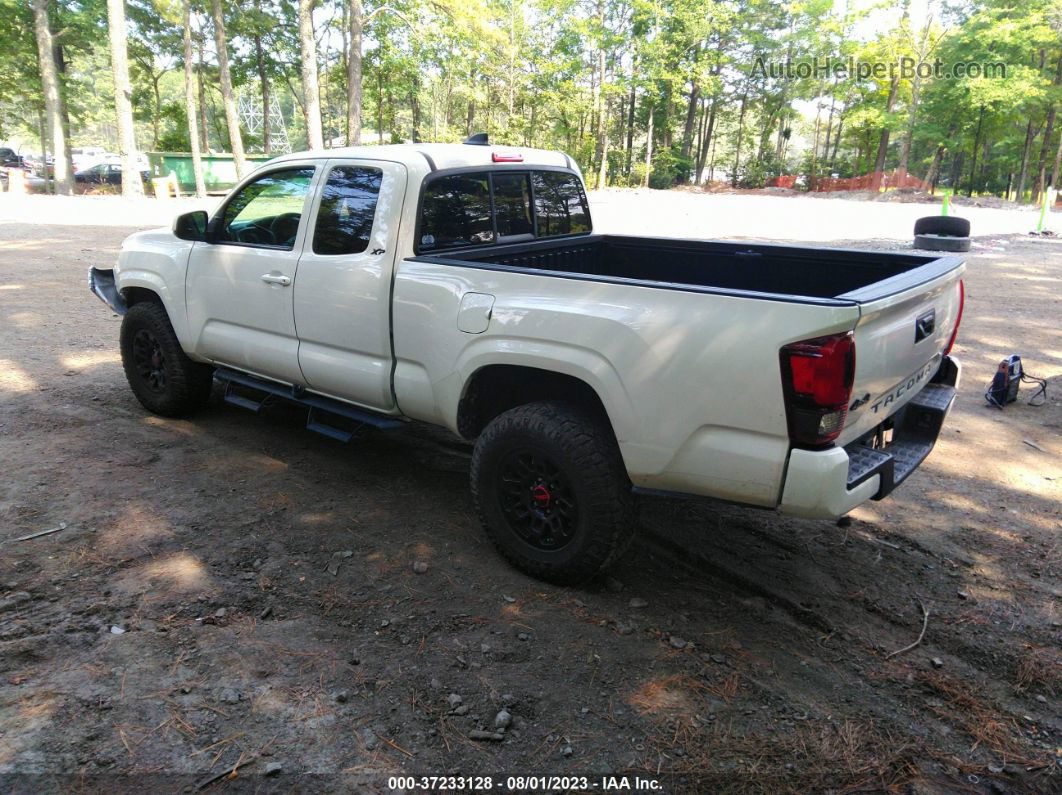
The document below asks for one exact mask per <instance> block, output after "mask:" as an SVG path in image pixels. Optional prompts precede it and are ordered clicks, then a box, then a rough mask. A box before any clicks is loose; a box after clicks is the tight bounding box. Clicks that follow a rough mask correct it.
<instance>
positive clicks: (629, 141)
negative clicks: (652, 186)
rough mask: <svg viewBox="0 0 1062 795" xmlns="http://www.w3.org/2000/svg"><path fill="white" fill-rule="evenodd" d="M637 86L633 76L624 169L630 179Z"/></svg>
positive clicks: (628, 110) (632, 160) (632, 161)
mask: <svg viewBox="0 0 1062 795" xmlns="http://www.w3.org/2000/svg"><path fill="white" fill-rule="evenodd" d="M637 99H638V96H637V85H636V84H635V82H634V75H633V74H632V75H631V98H630V102H629V103H628V105H629V107H628V108H627V160H626V164H627V165H626V167H625V168H624V172H625V174H624V175H625V176H626V177H627V178H628V179H630V176H631V166H632V165H633V164H634V106H635V104H636V102H637Z"/></svg>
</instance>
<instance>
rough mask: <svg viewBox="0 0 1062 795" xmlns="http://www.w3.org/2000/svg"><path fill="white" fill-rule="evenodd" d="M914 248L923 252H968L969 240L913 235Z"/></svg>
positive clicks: (946, 236)
mask: <svg viewBox="0 0 1062 795" xmlns="http://www.w3.org/2000/svg"><path fill="white" fill-rule="evenodd" d="M914 247H915V248H920V249H923V250H924V251H950V252H953V253H957V252H962V251H969V250H970V238H968V237H953V236H952V235H930V234H925V235H915V239H914Z"/></svg>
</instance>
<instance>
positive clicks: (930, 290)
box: [838, 257, 965, 445]
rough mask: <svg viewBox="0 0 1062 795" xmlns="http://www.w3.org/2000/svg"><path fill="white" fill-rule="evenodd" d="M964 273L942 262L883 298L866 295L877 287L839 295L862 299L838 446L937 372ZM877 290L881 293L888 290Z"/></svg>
mask: <svg viewBox="0 0 1062 795" xmlns="http://www.w3.org/2000/svg"><path fill="white" fill-rule="evenodd" d="M964 270H965V265H964V264H963V261H962V260H961V259H960V258H957V257H942V258H941V259H939V260H935V261H934V262H933V263H931V264H929V265H926V266H925V267H924V268H919V269H917V270H916V271H912V272H911V273H909V274H904V275H903V276H901V277H896V278H897V280H900V279H903V280H906V281H916V282H917V281H918V280H919V279H924V280H923V281H920V282H919V283H916V284H914V285H913V286H911V287H909V288H907V289H901V290H900V291H898V292H893V293H892V294H891V295H885V296H884V297H880V298H876V297H872V296H869V295H866V293H868V292H869V290H871V289H874V288H868V289H867V290H860V291H855V292H853V293H850V294H848V295H845V296H839V297H842V298H853V299H855V300H859V301H860V314H859V320H858V322H857V324H856V327H855V343H856V344H855V349H856V370H855V382H854V386H853V388H852V403H851V404H850V408H849V412H848V419H847V421H846V422H845V428H844V431H843V433H842V434H841V436H840V438H839V439H838V444H840V445H845V444H848V443H849V442H850V441H853V440H855V439H857V438H859V437H860V436H862V435H863V434H865V433H867V432H868V431H870V430H872V429H873V428H874V427H875V426H877V425H878V423H880V422H881V421H882V420H884V419H885V418H887V417H889V416H890V415H892V414H894V413H895V412H896V411H897V410H898V409H899V408H900V407H902V406H903V405H904V404H906V403H907V401H908V400H910V399H911V398H912V397H914V396H915V394H917V393H918V391H919V390H920V389H922V387H924V386H925V385H926V383H928V382H929V380H930V379H931V378H932V377H933V375H934V374H935V373H936V371H937V368H938V367H939V365H940V361H941V358H942V356H943V355H944V353H945V352H946V350H947V348H948V345H949V343H950V342H951V338H952V332H953V331H954V329H955V324H956V322H957V321H958V319H959V312H960V307H961V302H962V289H963V288H962V285H961V281H960V277H961V276H962V273H963V272H964ZM919 271H922V273H920V274H919ZM886 281H893V280H892V279H890V280H886ZM898 286H900V287H901V288H902V286H903V285H902V283H900V284H899V285H898ZM874 287H875V288H877V289H878V291H879V292H880V290H881V289H882V288H885V289H888V287H889V286H888V285H887V284H885V283H881V284H878V285H875V286H874ZM861 293H863V294H864V295H861Z"/></svg>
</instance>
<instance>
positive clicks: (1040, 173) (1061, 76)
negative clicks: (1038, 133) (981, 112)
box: [1033, 55, 1062, 203]
mask: <svg viewBox="0 0 1062 795" xmlns="http://www.w3.org/2000/svg"><path fill="white" fill-rule="evenodd" d="M1060 84H1062V55H1060V56H1059V57H1058V65H1057V66H1056V67H1055V85H1056V86H1057V85H1060ZM1055 113H1056V109H1055V106H1054V103H1052V104H1051V105H1050V106H1049V107H1048V108H1047V124H1046V126H1045V127H1044V139H1043V143H1042V144H1040V156H1039V157H1038V158H1037V159H1036V174H1037V176H1036V187H1034V188H1033V202H1034V203H1035V202H1036V201H1037V200H1038V199H1039V198H1040V194H1041V192H1042V191H1043V189H1044V174H1045V171H1046V169H1047V153H1048V151H1049V149H1050V146H1051V134H1052V133H1053V132H1054V126H1055Z"/></svg>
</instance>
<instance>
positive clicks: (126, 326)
mask: <svg viewBox="0 0 1062 795" xmlns="http://www.w3.org/2000/svg"><path fill="white" fill-rule="evenodd" d="M121 349H122V366H123V367H124V369H125V377H126V379H127V380H128V381H129V386H130V388H132V390H133V394H134V395H136V399H137V400H139V401H140V404H141V405H142V406H143V407H144V408H146V409H147V410H148V411H150V412H152V413H154V414H161V415H163V416H165V417H179V416H183V415H185V414H190V413H192V412H193V411H195V410H196V409H198V408H200V407H202V406H203V405H204V404H205V403H206V402H207V400H208V399H209V398H210V390H211V387H212V385H213V373H214V368H213V367H211V366H210V365H208V364H200V363H199V362H194V361H192V360H191V359H189V358H188V356H187V354H185V352H184V351H183V350H182V349H181V343H180V341H178V339H177V335H176V334H175V333H174V331H173V326H172V325H170V319H169V317H168V316H167V315H166V310H165V309H164V308H163V307H162V306H160V305H159V304H156V303H152V302H148V301H143V302H141V303H138V304H133V306H131V307H129V311H128V312H126V314H125V317H124V319H123V320H122V333H121Z"/></svg>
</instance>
